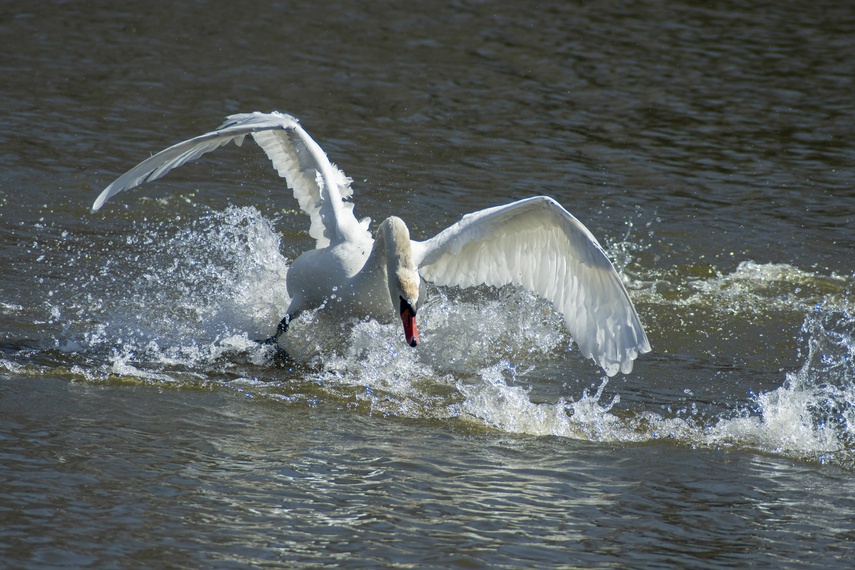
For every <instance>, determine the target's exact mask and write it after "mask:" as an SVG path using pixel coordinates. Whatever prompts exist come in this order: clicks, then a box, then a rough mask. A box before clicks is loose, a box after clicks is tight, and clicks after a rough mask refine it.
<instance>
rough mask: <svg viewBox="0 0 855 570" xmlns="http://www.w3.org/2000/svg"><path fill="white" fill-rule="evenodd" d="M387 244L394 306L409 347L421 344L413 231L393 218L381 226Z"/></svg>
mask: <svg viewBox="0 0 855 570" xmlns="http://www.w3.org/2000/svg"><path fill="white" fill-rule="evenodd" d="M381 229H382V232H383V238H384V241H385V244H386V272H387V275H388V280H389V295H390V297H391V300H392V306H393V307H395V308H397V309H399V311H400V315H401V321H403V323H404V337H405V338H406V339H407V344H409V345H410V346H416V345H417V344H419V328H418V326H417V325H416V311H417V310H418V302H419V282H420V280H421V278H420V277H419V272H418V270H417V269H416V265H415V263H414V262H413V251H412V246H411V245H410V231H409V230H408V229H407V226H406V224H404V221H403V220H402V219H401V218H398V217H395V216H392V217H390V218H387V219H386V220H385V221H384V222H383V224H381Z"/></svg>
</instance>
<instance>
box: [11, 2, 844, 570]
mask: <svg viewBox="0 0 855 570" xmlns="http://www.w3.org/2000/svg"><path fill="white" fill-rule="evenodd" d="M0 53H2V56H0V74H2V82H0V105H2V106H1V107H0V108H2V109H3V117H4V125H5V126H4V128H3V129H2V130H0V268H2V272H0V317H2V321H0V322H2V327H0V566H4V567H12V568H17V567H20V568H60V567H97V568H103V567H107V568H112V567H132V568H141V567H151V568H165V567H198V568H243V567H280V566H281V567H293V566H313V567H325V566H346V567H347V566H354V567H366V566H368V567H464V568H477V567H550V566H565V567H586V568H588V567H590V568H594V567H596V568H641V567H685V568H721V567H748V566H750V567H758V568H840V567H845V566H851V565H852V560H853V559H855V305H853V294H854V293H855V291H853V277H855V256H853V252H855V229H854V228H855V188H854V187H853V181H855V142H853V132H855V98H853V95H855V9H853V8H852V7H851V6H849V5H848V4H846V3H840V2H830V1H825V0H819V1H816V2H810V3H801V4H796V3H776V2H768V3H766V2H729V1H723V2H715V3H704V2H672V3H664V2H629V3H626V2H601V3H576V2H546V3H539V4H538V5H537V6H536V7H535V6H526V5H524V4H523V3H514V2H501V1H500V2H451V3H448V4H444V5H442V6H439V5H433V4H428V3H425V4H424V5H415V4H413V5H405V4H404V3H393V2H374V3H364V4H363V3H355V2H353V3H350V2H348V3H343V4H338V3H324V2H313V3H308V2H305V3H297V2H283V3H265V4H264V5H258V4H254V5H252V6H251V7H249V6H247V5H245V4H241V3H237V2H195V3H178V4H172V5H170V6H169V7H168V8H165V7H164V6H159V5H157V4H156V3H154V4H152V3H146V2H136V1H129V2H124V3H120V4H116V3H111V2H87V3H75V2H53V3H51V2H41V1H36V2H30V3H5V4H3V5H2V6H0ZM254 110H261V111H271V110H279V111H283V112H288V113H292V114H294V115H296V116H297V117H299V118H300V119H301V121H302V124H303V125H304V127H305V128H306V129H307V130H308V131H309V132H310V133H311V134H312V136H313V137H314V138H315V139H316V140H317V141H318V142H319V143H320V145H321V146H322V147H323V148H324V149H325V150H326V151H327V153H328V154H329V155H330V157H331V159H332V160H333V161H334V162H336V163H337V164H338V165H339V166H340V167H341V168H342V169H343V170H344V171H345V172H346V173H347V174H348V175H350V176H351V177H352V178H353V180H354V202H355V203H356V213H357V215H358V216H360V217H361V216H371V217H372V218H373V219H374V220H375V221H376V220H382V219H383V218H385V217H386V216H388V215H391V214H397V215H400V216H402V217H403V218H404V219H405V220H406V221H407V222H408V223H409V225H410V227H411V231H412V233H413V235H414V237H415V238H417V239H423V238H425V237H429V236H431V235H433V234H434V233H436V232H437V231H438V230H440V229H441V228H444V227H446V226H447V225H449V224H451V223H453V222H455V221H456V220H458V219H459V218H460V216H461V215H463V214H465V213H467V212H470V211H473V210H476V209H480V208H483V207H486V206H492V205H498V204H502V203H506V202H509V201H512V200H516V199H520V198H524V197H527V196H531V195H536V194H547V195H550V196H553V197H554V198H556V199H557V200H558V201H559V202H561V203H562V204H563V205H564V206H565V207H566V208H567V209H568V210H569V211H571V212H572V213H573V214H574V215H576V216H577V217H578V218H579V219H580V220H581V221H582V222H583V223H585V224H586V225H587V226H588V228H589V229H590V230H591V231H592V232H593V233H594V234H595V235H596V236H597V237H598V239H599V240H600V241H601V243H602V244H603V245H604V247H605V249H606V250H607V252H608V254H609V256H610V257H611V258H612V260H613V261H614V263H615V265H616V266H617V268H618V269H619V271H620V273H621V274H622V276H623V277H624V279H625V282H626V284H627V287H628V288H629V290H630V293H631V296H632V298H633V300H634V302H635V304H636V307H637V308H638V310H639V314H640V315H641V318H642V321H643V323H644V325H645V327H646V330H647V333H648V335H649V338H650V342H651V344H652V347H653V352H651V353H649V354H647V355H644V356H642V357H641V358H639V359H638V361H637V362H636V365H635V369H634V370H633V372H632V373H631V374H630V375H627V376H617V377H614V378H611V379H608V380H607V379H606V377H605V376H604V375H603V373H602V371H601V370H600V369H598V368H597V367H596V366H595V365H594V364H593V363H592V362H590V361H588V360H585V359H584V358H582V357H581V356H580V355H579V354H578V351H577V350H576V349H575V347H573V345H572V344H571V339H570V337H569V334H568V333H567V331H566V330H565V329H564V327H563V324H562V323H563V321H562V320H561V318H560V317H559V316H557V315H555V314H554V313H553V312H552V311H551V310H550V307H549V306H548V305H547V304H545V303H543V302H540V301H539V300H537V299H536V298H534V297H532V296H530V295H527V294H525V293H522V292H520V291H517V290H513V289H507V290H501V291H493V290H489V289H483V290H477V291H460V290H456V289H442V288H436V287H433V288H431V289H430V290H429V295H428V299H427V302H426V305H425V306H424V307H423V308H422V310H421V311H420V316H421V333H422V344H421V345H420V346H419V347H418V348H417V349H410V348H409V347H407V346H406V345H405V344H404V342H403V338H402V335H401V331H400V330H399V328H400V327H399V326H395V325H387V324H382V323H376V322H370V321H369V322H353V323H344V324H340V323H329V322H323V321H322V319H321V317H319V316H313V315H309V316H308V317H307V318H306V319H302V320H300V321H297V322H295V323H294V325H293V326H292V330H290V331H289V333H288V335H289V341H290V343H291V346H290V347H289V351H291V353H292V355H294V356H295V357H297V360H296V361H284V360H281V359H276V358H274V357H273V356H272V355H271V354H270V353H269V352H267V351H265V349H264V348H262V347H259V346H257V345H256V344H255V343H254V342H253V341H252V339H256V338H264V337H266V336H268V335H269V334H271V333H272V332H273V330H275V326H276V323H277V322H278V320H279V319H280V318H281V316H282V314H283V312H284V309H285V307H286V306H287V302H288V297H287V292H286V289H285V278H286V275H287V271H288V266H289V263H290V262H291V261H292V260H293V259H294V258H295V257H296V256H297V255H298V254H299V253H300V252H301V251H303V250H304V249H306V248H309V247H311V245H312V242H311V240H309V238H308V236H307V235H306V229H307V226H308V224H307V219H306V218H305V216H304V215H303V214H302V213H300V212H299V211H298V207H297V204H296V203H295V201H294V200H293V198H292V197H291V196H290V195H289V192H287V191H286V190H285V188H284V185H283V183H282V181H281V180H280V179H278V178H277V176H276V174H275V172H274V171H273V169H272V168H270V165H269V163H268V161H267V159H266V158H265V157H264V155H263V153H262V152H261V151H260V150H259V149H258V148H257V147H256V146H255V145H254V144H252V143H247V144H245V145H244V146H243V147H242V148H236V147H234V146H230V147H228V148H224V149H222V150H219V151H217V152H215V153H212V154H210V155H207V156H206V157H204V158H203V159H202V160H200V161H198V162H197V163H194V164H193V165H188V166H185V167H183V168H182V169H180V170H178V171H176V172H174V173H172V174H170V175H169V176H168V177H167V178H165V179H164V180H162V181H159V182H157V183H153V184H149V185H147V186H145V187H143V188H140V189H137V190H135V191H133V192H128V193H125V194H122V195H120V196H117V197H116V198H114V199H113V200H112V201H111V202H110V203H108V204H107V206H106V207H105V208H104V209H103V210H102V211H101V212H98V213H97V214H91V213H90V211H89V208H90V206H91V204H92V202H93V200H94V199H95V197H96V196H97V194H98V193H99V192H100V191H101V190H102V189H103V187H104V186H106V185H107V184H108V183H109V182H111V181H112V180H113V179H114V178H115V177H117V176H118V175H120V174H121V173H123V172H124V171H126V170H127V169H129V168H130V167H132V166H134V165H135V164H136V163H137V162H139V161H140V160H142V159H144V158H146V157H147V156H149V155H150V153H152V152H156V151H158V150H161V149H163V148H165V147H167V146H169V145H171V144H173V143H175V142H178V141H181V140H184V139H186V138H189V137H191V136H195V135H197V134H201V133H203V132H206V131H208V130H211V129H213V128H215V127H216V126H218V125H219V124H220V123H221V121H222V120H223V118H224V117H225V116H226V115H229V114H232V113H236V112H245V111H254Z"/></svg>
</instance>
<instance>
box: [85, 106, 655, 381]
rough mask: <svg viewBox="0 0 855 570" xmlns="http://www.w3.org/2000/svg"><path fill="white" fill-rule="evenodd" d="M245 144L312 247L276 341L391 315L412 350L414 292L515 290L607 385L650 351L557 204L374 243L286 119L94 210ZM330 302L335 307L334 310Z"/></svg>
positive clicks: (256, 127) (394, 222) (162, 168)
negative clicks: (290, 197) (308, 326)
mask: <svg viewBox="0 0 855 570" xmlns="http://www.w3.org/2000/svg"><path fill="white" fill-rule="evenodd" d="M246 135H252V138H253V139H254V140H255V142H256V143H257V144H258V145H259V146H261V148H262V149H263V150H264V152H265V153H266V154H267V156H268V158H269V159H270V160H271V162H272V163H273V166H274V168H275V169H276V170H277V171H278V173H279V175H280V176H282V177H283V178H285V181H286V183H287V185H288V187H289V188H291V190H293V192H294V197H295V198H296V199H297V201H298V203H299V204H300V207H301V208H302V210H303V211H305V212H306V213H307V214H308V215H309V218H310V224H309V235H310V236H311V237H312V238H314V240H315V245H316V248H315V249H312V250H309V251H306V252H304V253H303V254H301V255H300V256H299V257H297V259H295V260H294V262H293V263H292V265H291V267H290V269H289V270H288V274H287V277H286V287H287V290H288V295H289V296H290V297H291V303H290V305H289V306H288V308H287V310H286V313H285V317H284V318H283V319H282V321H281V322H280V324H279V326H278V327H277V332H276V334H275V335H274V336H273V337H271V339H268V340H271V341H273V342H276V341H278V339H279V337H280V336H281V335H282V334H284V333H285V332H286V331H287V329H288V323H290V322H291V320H292V319H296V318H298V317H299V316H300V314H301V313H302V312H303V311H306V310H309V309H317V308H319V307H322V306H323V307H325V309H324V310H329V309H333V310H335V311H336V312H337V313H338V314H340V315H341V316H342V317H348V316H362V317H366V316H367V317H370V318H375V319H377V320H388V319H389V318H390V317H391V316H392V315H394V314H397V315H399V316H400V319H401V321H402V323H403V327H404V338H405V340H406V342H407V343H408V344H410V345H411V346H416V345H417V344H418V342H419V331H418V326H417V323H416V314H417V312H418V308H419V292H420V287H419V286H420V283H421V280H422V279H424V280H426V281H431V282H433V283H435V284H437V285H445V286H458V287H473V286H477V285H482V284H485V285H490V286H494V287H501V286H503V285H508V284H512V285H516V286H520V287H522V288H524V289H527V290H529V291H532V292H535V293H537V294H538V295H540V296H542V297H543V298H545V299H547V300H549V301H550V302H551V303H552V304H553V306H554V308H555V310H557V311H558V312H559V313H561V314H562V315H563V317H564V320H565V322H566V326H567V329H568V331H569V332H570V334H571V335H572V337H573V340H574V341H575V342H576V344H577V346H578V348H579V351H580V352H581V354H582V355H584V356H585V357H586V358H590V359H593V360H594V361H595V362H596V363H597V364H598V365H599V366H600V367H602V369H603V370H604V371H605V373H606V374H607V375H608V376H614V375H615V374H617V372H618V371H621V372H623V373H624V374H628V373H629V372H631V371H632V366H633V361H634V360H635V359H636V358H637V357H638V355H639V354H643V353H646V352H649V351H650V343H649V342H648V340H647V335H646V334H645V332H644V328H643V327H642V325H641V322H640V320H639V318H638V314H637V313H636V310H635V307H634V306H633V304H632V300H631V299H630V297H629V294H628V293H627V290H626V288H625V287H624V285H623V283H622V281H621V278H620V276H619V275H618V273H617V271H615V269H614V266H613V265H612V264H611V262H610V261H609V259H608V257H606V254H605V252H604V251H603V248H602V247H601V246H600V244H599V243H598V242H597V240H596V238H595V237H594V236H593V235H592V234H591V232H590V231H588V229H587V228H586V227H585V226H584V225H582V223H581V222H580V221H579V220H577V219H576V218H575V217H574V216H573V215H572V214H570V213H569V212H568V211H567V210H565V209H564V208H563V207H562V206H561V205H560V204H559V203H558V202H556V201H555V200H554V199H552V198H550V197H546V196H535V197H531V198H526V199H523V200H519V201H517V202H513V203H510V204H505V205H502V206H495V207H492V208H487V209H484V210H480V211H477V212H472V213H470V214H466V215H465V216H463V218H462V219H461V220H460V221H458V222H457V223H455V224H453V225H451V226H450V227H448V228H446V229H444V230H442V231H441V232H439V233H438V234H437V235H435V236H433V237H432V238H429V239H426V240H424V241H417V240H413V239H412V238H411V237H410V233H409V230H408V229H407V226H406V224H405V223H404V221H403V220H402V219H401V218H399V217H396V216H392V217H390V218H387V219H386V220H384V221H383V222H382V223H381V224H380V225H379V227H378V229H377V231H376V233H375V235H374V236H373V237H372V235H371V233H370V232H369V230H368V226H369V223H370V219H368V218H365V219H362V220H357V219H356V217H355V216H354V214H353V203H352V202H349V201H346V200H347V199H348V198H350V197H351V195H352V190H351V179H350V178H348V177H347V176H345V175H344V173H343V172H342V171H341V170H339V169H338V168H337V167H336V166H335V165H334V164H332V163H331V162H330V161H329V159H328V158H327V155H326V154H325V153H324V151H323V150H322V149H321V147H320V146H318V144H317V143H316V142H315V141H314V140H313V139H312V138H311V137H310V136H309V134H308V133H307V132H306V131H305V130H304V129H303V127H302V126H301V125H300V123H299V122H298V120H297V119H296V118H294V117H293V116H291V115H287V114H284V113H279V112H272V113H260V112H254V113H241V114H236V115H231V116H229V117H227V120H226V122H225V123H223V125H222V126H220V127H219V128H218V129H216V130H214V131H211V132H209V133H206V134H203V135H200V136H197V137H195V138H192V139H189V140H186V141H184V142H180V143H178V144H176V145H173V146H171V147H169V148H167V149H166V150H163V151H161V152H159V153H157V154H155V155H153V156H151V157H150V158H148V159H146V160H144V161H143V162H141V163H140V164H138V165H137V166H135V167H134V168H132V169H131V170H129V171H128V172H126V173H125V174H123V175H122V176H120V177H119V178H117V179H116V180H115V181H114V182H112V183H111V184H110V185H108V186H107V187H106V188H105V189H104V190H103V191H102V192H101V194H100V195H99V196H98V197H97V199H96V200H95V202H94V204H93V205H92V212H93V213H94V212H96V211H98V210H99V209H100V208H101V207H102V206H103V205H104V203H105V202H106V201H107V200H108V199H109V198H111V197H112V196H114V195H115V194H117V193H119V192H121V191H122V190H127V189H130V188H134V187H136V186H139V185H140V184H142V183H144V182H148V181H151V180H156V179H158V178H161V177H162V176H164V175H165V174H166V173H168V172H169V171H170V170H172V169H173V168H176V167H178V166H181V165H183V164H185V163H187V162H189V161H191V160H194V159H196V158H199V157H200V156H202V155H203V154H205V153H207V152H210V151H212V150H215V149H217V148H219V147H221V146H223V145H226V144H228V143H229V142H231V141H234V142H235V144H237V145H238V146H241V145H242V143H243V141H244V138H245V137H246ZM331 300H334V301H335V302H331Z"/></svg>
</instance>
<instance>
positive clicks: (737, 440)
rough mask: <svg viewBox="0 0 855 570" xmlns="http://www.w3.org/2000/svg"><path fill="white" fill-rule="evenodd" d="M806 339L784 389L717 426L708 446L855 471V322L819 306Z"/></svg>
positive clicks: (841, 310)
mask: <svg viewBox="0 0 855 570" xmlns="http://www.w3.org/2000/svg"><path fill="white" fill-rule="evenodd" d="M802 334H803V342H804V344H805V345H806V354H805V355H804V364H803V365H802V367H801V368H800V369H799V370H798V371H796V372H791V373H787V375H786V380H785V382H784V384H783V386H781V387H780V388H777V389H775V390H772V391H769V392H764V393H760V394H757V395H756V396H754V398H753V402H754V409H752V410H747V411H745V412H744V413H743V414H742V415H741V416H740V417H736V418H732V419H724V420H722V421H721V422H719V423H718V425H716V426H715V428H713V429H712V430H710V433H709V434H708V440H709V442H710V443H712V444H719V443H722V444H740V445H743V446H750V447H754V448H757V449H760V450H763V451H767V452H771V453H782V454H786V455H791V456H797V457H803V458H807V459H812V460H815V461H819V462H822V463H825V462H834V463H838V464H843V465H847V466H850V467H852V466H855V317H853V315H852V314H851V313H850V312H849V311H848V310H847V309H845V308H839V307H828V306H826V305H817V306H816V307H815V308H814V309H813V310H812V311H811V312H810V313H809V314H808V315H807V317H806V318H805V322H804V324H803V326H802Z"/></svg>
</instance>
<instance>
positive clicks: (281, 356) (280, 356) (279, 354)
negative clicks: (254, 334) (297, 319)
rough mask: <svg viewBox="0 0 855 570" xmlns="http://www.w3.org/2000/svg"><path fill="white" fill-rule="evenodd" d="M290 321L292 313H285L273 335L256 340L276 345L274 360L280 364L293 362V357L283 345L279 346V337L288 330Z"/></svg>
mask: <svg viewBox="0 0 855 570" xmlns="http://www.w3.org/2000/svg"><path fill="white" fill-rule="evenodd" d="M290 322H291V315H285V317H284V318H283V319H282V320H281V321H279V325H278V326H277V327H276V333H274V335H273V336H271V337H269V338H266V339H264V340H256V341H255V342H257V343H258V344H262V345H264V346H272V347H275V350H276V352H275V353H274V355H273V360H274V361H275V362H277V363H278V364H280V365H290V363H292V362H293V359H292V358H291V357H290V356H289V355H288V353H287V352H285V351H284V350H282V347H280V346H279V337H280V336H282V335H283V334H285V333H286V332H288V323H290Z"/></svg>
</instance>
